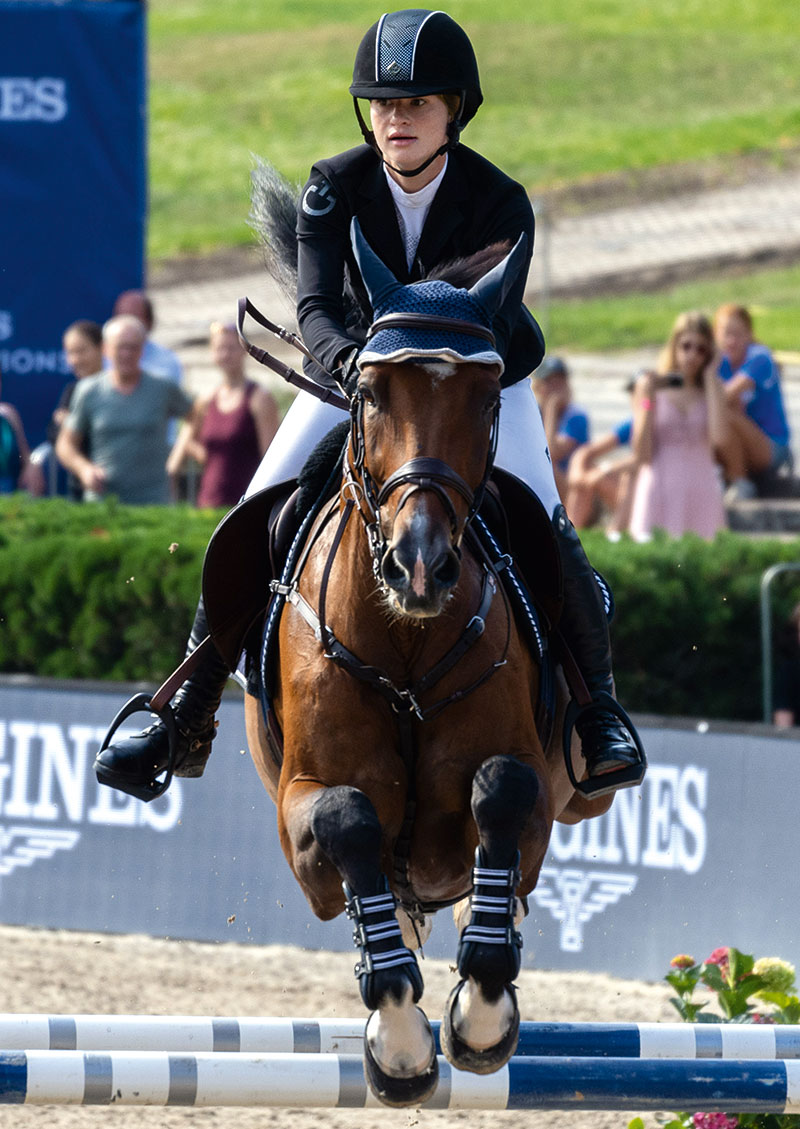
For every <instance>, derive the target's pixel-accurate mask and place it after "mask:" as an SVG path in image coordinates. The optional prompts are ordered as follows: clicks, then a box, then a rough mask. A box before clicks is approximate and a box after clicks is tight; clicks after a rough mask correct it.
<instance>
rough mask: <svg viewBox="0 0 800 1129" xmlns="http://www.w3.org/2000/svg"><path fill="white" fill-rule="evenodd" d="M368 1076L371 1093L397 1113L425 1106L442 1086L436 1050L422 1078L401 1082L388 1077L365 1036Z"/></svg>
mask: <svg viewBox="0 0 800 1129" xmlns="http://www.w3.org/2000/svg"><path fill="white" fill-rule="evenodd" d="M364 1074H365V1076H366V1079H367V1085H368V1086H369V1088H370V1090H372V1092H373V1094H374V1095H375V1097H376V1098H377V1099H378V1101H379V1102H382V1103H383V1105H388V1106H393V1107H394V1108H396V1109H402V1108H404V1107H405V1106H410V1105H422V1103H423V1102H426V1101H427V1100H428V1098H432V1097H433V1095H434V1093H435V1091H436V1087H437V1085H438V1084H439V1063H438V1061H437V1059H436V1048H435V1047H434V1049H433V1052H432V1055H431V1059H430V1062H429V1063H428V1065H427V1066H426V1067H425V1069H424V1070H423V1071H422V1073H421V1074H412V1075H410V1076H409V1077H407V1078H397V1077H395V1076H394V1075H393V1074H387V1073H386V1071H385V1070H383V1069H382V1067H381V1066H380V1065H379V1064H378V1061H377V1059H376V1058H375V1056H374V1055H373V1053H372V1051H371V1050H370V1047H369V1043H368V1042H367V1039H366V1036H365V1037H364Z"/></svg>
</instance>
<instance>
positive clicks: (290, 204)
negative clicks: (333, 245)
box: [248, 157, 300, 306]
mask: <svg viewBox="0 0 800 1129" xmlns="http://www.w3.org/2000/svg"><path fill="white" fill-rule="evenodd" d="M254 160H255V167H254V168H253V171H252V173H251V174H250V176H251V184H252V187H251V193H250V216H249V220H248V222H249V224H250V227H251V228H252V229H253V230H254V231H255V233H256V235H257V236H258V241H259V243H260V244H261V248H262V250H263V253H264V264H265V266H266V268H267V272H268V273H269V274H270V275H271V277H272V278H273V279H274V280H275V282H276V283H277V285H278V286H279V288H280V289H281V290H282V291H283V293H284V295H285V296H286V298H287V299H288V301H289V302H290V304H291V305H292V306H294V304H295V301H296V297H297V234H296V229H295V225H296V222H297V201H298V199H299V198H300V189H299V187H298V186H297V185H293V184H290V183H289V181H288V180H286V179H285V178H284V177H283V176H281V174H280V173H279V172H278V170H277V169H276V168H275V167H274V166H273V165H271V164H270V163H269V161H264V160H262V159H261V158H260V157H255V158H254Z"/></svg>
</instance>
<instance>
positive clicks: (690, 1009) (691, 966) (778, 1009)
mask: <svg viewBox="0 0 800 1129" xmlns="http://www.w3.org/2000/svg"><path fill="white" fill-rule="evenodd" d="M795 975H796V973H795V967H794V965H793V964H789V962H788V961H785V960H780V959H779V958H778V957H761V958H760V959H759V960H754V958H753V957H752V956H750V955H748V954H747V953H741V952H739V950H738V949H735V948H733V947H730V946H724V947H722V948H718V949H714V951H713V952H712V953H711V955H710V956H709V957H707V958H706V959H705V960H704V961H703V962H702V963H701V964H698V963H697V962H696V961H695V959H694V957H691V956H688V955H687V954H686V953H681V954H679V955H678V956H675V957H673V958H672V960H671V961H670V971H669V972H668V973H667V974H666V976H665V977H664V979H665V980H666V981H667V983H668V984H669V985H670V986H671V987H672V988H673V989H674V990H675V992H676V995H675V996H674V997H672V999H671V1000H670V1003H671V1004H672V1006H673V1007H674V1008H675V1010H676V1011H677V1012H678V1014H679V1015H680V1017H681V1019H683V1020H684V1021H685V1022H686V1023H800V999H798V997H797V988H796V986H795ZM698 986H701V989H702V988H706V989H708V992H709V993H710V994H709V995H707V996H706V998H705V999H699V1000H698V999H697V998H696V996H695V992H696V991H697V989H698ZM709 1004H713V1005H716V1007H717V1009H718V1011H717V1012H714V1011H709V1010H706V1009H707V1008H708V1006H709ZM739 1127H741V1129H800V1114H775V1113H739V1114H733V1113H676V1114H673V1115H671V1117H670V1119H669V1120H668V1121H667V1122H666V1123H665V1125H664V1126H663V1129H739ZM628 1129H645V1125H644V1122H643V1120H642V1119H641V1118H640V1117H635V1118H633V1120H632V1121H630V1122H629V1123H628Z"/></svg>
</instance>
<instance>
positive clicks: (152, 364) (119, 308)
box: [113, 290, 183, 384]
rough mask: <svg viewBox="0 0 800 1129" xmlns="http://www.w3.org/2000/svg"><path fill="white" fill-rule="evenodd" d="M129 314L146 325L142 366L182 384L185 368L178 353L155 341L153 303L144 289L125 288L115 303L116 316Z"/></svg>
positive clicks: (163, 377) (152, 372)
mask: <svg viewBox="0 0 800 1129" xmlns="http://www.w3.org/2000/svg"><path fill="white" fill-rule="evenodd" d="M120 314H128V315H130V316H131V317H134V318H138V319H139V321H140V322H141V323H142V325H143V326H144V328H145V330H146V332H147V335H146V338H145V343H144V348H143V349H142V368H143V369H144V370H145V372H149V373H150V375H151V376H158V377H161V378H162V379H163V380H170V381H172V383H173V384H180V383H181V380H182V379H183V369H182V368H181V362H180V359H179V357H178V354H177V353H173V351H172V349H168V348H167V347H166V346H165V345H159V344H158V342H157V341H153V339H152V337H151V336H150V334H151V333H152V332H153V327H154V325H155V314H154V311H153V303H152V302H151V301H150V299H149V298H148V296H147V295H146V294H145V292H144V291H143V290H123V292H122V293H121V294H120V296H119V297H118V298H117V300H116V302H115V303H114V314H113V316H114V317H119V315H120Z"/></svg>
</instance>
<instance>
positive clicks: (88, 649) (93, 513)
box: [0, 495, 221, 682]
mask: <svg viewBox="0 0 800 1129" xmlns="http://www.w3.org/2000/svg"><path fill="white" fill-rule="evenodd" d="M220 516H221V515H220V514H219V513H215V512H212V511H198V510H194V509H191V508H189V507H186V506H178V507H169V508H165V507H155V506H154V507H129V506H122V505H118V504H116V503H115V502H114V501H110V502H108V503H97V504H88V503H87V504H84V505H76V504H74V503H71V502H68V501H66V500H62V499H53V500H43V501H32V500H29V499H27V498H24V497H23V496H21V495H14V496H12V497H11V498H3V499H0V523H1V524H0V671H3V672H6V673H7V672H26V673H30V674H36V675H39V676H49V677H57V678H88V679H112V680H119V681H129V680H131V681H141V680H143V681H147V682H158V681H159V680H161V679H163V678H164V677H166V675H167V674H169V673H170V671H171V670H173V669H174V667H175V665H176V662H177V660H178V659H180V658H182V657H183V653H184V649H185V644H186V636H187V634H188V631H189V628H190V626H191V623H192V618H193V616H194V609H195V607H196V605H197V597H198V594H199V586H200V571H201V566H202V561H203V553H204V550H205V547H206V544H207V542H208V539H209V537H210V536H211V533H212V532H213V530H214V527H215V525H216V523H217V521H218V520H219V518H220Z"/></svg>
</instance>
